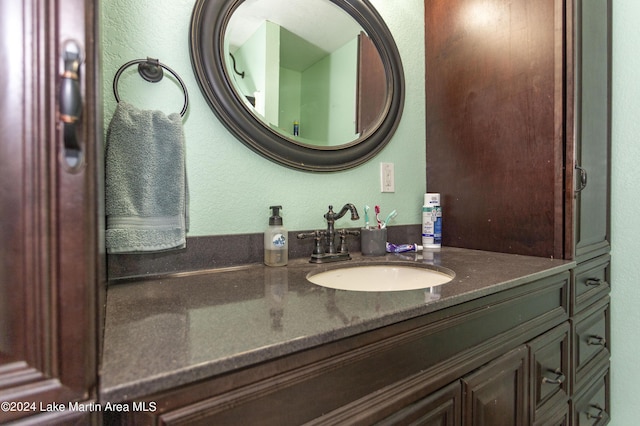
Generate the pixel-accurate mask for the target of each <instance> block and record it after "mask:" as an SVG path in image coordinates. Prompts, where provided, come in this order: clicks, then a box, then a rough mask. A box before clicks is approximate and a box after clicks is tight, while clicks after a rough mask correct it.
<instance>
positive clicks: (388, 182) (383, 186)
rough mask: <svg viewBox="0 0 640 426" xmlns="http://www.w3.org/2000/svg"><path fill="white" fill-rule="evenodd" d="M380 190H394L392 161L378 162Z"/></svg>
mask: <svg viewBox="0 0 640 426" xmlns="http://www.w3.org/2000/svg"><path fill="white" fill-rule="evenodd" d="M380 192H396V181H395V176H394V171H393V163H380Z"/></svg>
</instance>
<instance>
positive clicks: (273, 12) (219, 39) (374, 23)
mask: <svg viewBox="0 0 640 426" xmlns="http://www.w3.org/2000/svg"><path fill="white" fill-rule="evenodd" d="M190 39H191V58H192V63H193V67H194V71H195V74H196V78H197V80H198V83H199V85H200V88H201V90H202V92H203V94H204V95H205V98H206V99H207V101H208V103H209V105H210V106H211V107H212V109H213V111H214V112H215V114H216V115H217V116H218V118H219V119H220V120H221V121H222V122H223V124H224V125H225V126H226V127H227V128H228V129H229V130H230V131H231V132H232V133H233V134H234V135H236V137H238V139H240V141H242V142H243V143H244V144H245V145H247V146H248V147H249V148H251V149H252V150H254V151H255V152H257V153H259V154H260V155H263V156H264V157H266V158H269V159H271V160H273V161H276V162H278V163H280V164H283V165H285V166H288V167H292V168H296V169H302V170H309V171H337V170H344V169H347V168H350V167H355V166H357V165H359V164H362V163H363V162H365V161H367V160H368V159H370V158H371V157H373V156H374V155H375V154H377V153H378V152H379V151H380V150H381V149H382V148H383V147H384V146H385V144H386V143H387V142H388V141H389V139H390V138H391V136H392V134H393V132H394V131H395V129H396V127H397V125H398V123H399V120H400V116H401V114H402V107H403V103H404V76H403V71H402V64H401V61H400V56H399V53H398V50H397V47H396V45H395V42H394V41H393V38H392V36H391V33H390V32H389V30H388V28H387V26H386V25H385V23H384V21H383V20H382V18H381V17H380V16H379V14H378V13H377V12H376V11H375V9H374V8H373V7H372V6H371V5H370V3H369V2H368V1H367V0H307V1H305V2H304V3H302V4H300V5H296V6H295V7H293V6H292V4H291V2H290V1H288V0H244V1H243V0H198V1H197V2H196V5H195V7H194V11H193V16H192V22H191V37H190Z"/></svg>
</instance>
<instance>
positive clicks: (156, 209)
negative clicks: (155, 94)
mask: <svg viewBox="0 0 640 426" xmlns="http://www.w3.org/2000/svg"><path fill="white" fill-rule="evenodd" d="M105 172H106V188H105V210H106V215H107V230H106V235H105V238H106V246H107V252H108V253H135V252H150V251H162V250H169V249H178V248H183V247H185V246H186V232H187V230H188V215H187V211H188V205H187V204H188V193H187V181H186V170H185V148H184V133H183V129H182V117H181V116H180V114H177V113H174V114H170V115H168V116H167V115H165V114H164V113H162V112H160V111H148V110H139V109H137V108H136V107H134V106H132V105H130V104H127V103H126V102H122V101H121V102H119V103H118V106H117V107H116V111H115V113H114V114H113V118H112V119H111V123H110V124H109V129H108V131H107V144H106V160H105Z"/></svg>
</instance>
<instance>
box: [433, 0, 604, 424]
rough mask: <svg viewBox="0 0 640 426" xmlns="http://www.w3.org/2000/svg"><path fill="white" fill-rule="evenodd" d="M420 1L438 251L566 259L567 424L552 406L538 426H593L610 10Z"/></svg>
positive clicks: (549, 0) (572, 4)
mask: <svg viewBox="0 0 640 426" xmlns="http://www.w3.org/2000/svg"><path fill="white" fill-rule="evenodd" d="M424 4H425V61H426V92H427V96H426V122H427V188H428V190H429V191H430V192H440V193H441V194H442V200H443V203H442V204H443V223H444V224H445V226H444V229H445V231H444V233H443V242H444V244H446V245H451V246H458V247H465V248H476V249H484V250H490V251H500V252H507V253H520V254H530V255H535V256H545V257H556V258H564V259H573V260H575V261H576V263H577V267H576V269H575V271H574V273H573V278H572V284H571V289H572V291H571V300H572V302H571V319H570V330H569V333H568V337H567V340H566V341H565V342H564V343H562V344H563V345H565V346H566V345H568V349H567V348H565V349H563V351H565V352H566V351H569V353H570V361H569V369H568V370H566V371H569V372H570V373H569V374H568V375H566V374H565V382H564V384H563V385H562V387H563V389H564V390H563V392H564V393H565V394H566V395H565V396H560V395H559V394H556V395H554V396H553V397H552V398H551V399H553V400H554V401H561V400H563V398H568V399H567V401H568V404H569V405H568V407H569V413H570V414H569V415H567V414H561V412H562V411H563V410H565V408H567V407H566V405H564V404H563V405H558V404H553V405H554V406H557V407H562V409H561V410H560V411H558V416H557V421H556V420H553V421H552V420H549V423H546V421H544V422H542V423H540V424H566V422H567V419H569V421H571V423H572V424H574V425H578V424H605V423H606V422H608V410H609V404H608V398H609V394H608V392H609V385H608V377H609V376H608V369H609V364H608V363H609V355H610V352H609V351H610V340H609V339H608V335H609V298H608V294H609V291H610V281H609V276H610V273H609V267H610V266H609V265H610V263H609V262H610V257H609V254H608V253H609V250H610V185H611V182H610V177H611V162H610V159H611V155H610V152H611V8H612V1H611V0H544V1H536V2H530V1H526V0H516V1H511V0H510V1H505V0H490V1H486V2H483V4H482V8H483V10H480V8H478V9H473V8H474V7H476V6H477V5H476V4H475V2H473V1H470V0H451V1H446V2H444V1H438V0H425V3H424ZM470 10H474V11H475V13H474V14H473V15H472V14H471V13H467V12H468V11H470ZM487 10H491V11H492V13H491V14H490V15H486V16H491V18H486V19H485V18H483V17H485V15H483V13H482V12H483V11H487ZM472 16H474V17H475V18H472ZM506 22H509V25H504V23H506ZM447 234H449V235H447ZM567 342H568V343H567ZM532 390H533V391H535V387H532ZM543 390H544V388H542V389H541V392H542V391H543ZM539 396H540V397H542V398H543V399H544V393H542V394H540V395H539ZM593 398H595V399H593ZM587 400H588V401H591V400H594V401H596V402H588V401H587ZM595 406H597V407H598V408H597V409H596V408H594V407H595ZM589 407H591V408H589ZM539 411H540V410H536V411H535V413H534V412H532V413H533V415H534V417H533V419H532V423H533V424H537V423H538V412H539ZM565 411H566V410H565ZM546 412H548V413H549V412H551V411H546ZM585 413H586V414H585Z"/></svg>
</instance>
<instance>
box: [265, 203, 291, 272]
mask: <svg viewBox="0 0 640 426" xmlns="http://www.w3.org/2000/svg"><path fill="white" fill-rule="evenodd" d="M269 208H270V209H271V217H270V218H269V227H268V228H267V230H266V232H265V233H264V264H265V265H267V266H285V265H286V264H287V262H288V260H289V241H287V230H286V229H285V228H284V226H282V217H281V216H280V209H282V206H270V207H269Z"/></svg>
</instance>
